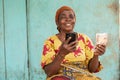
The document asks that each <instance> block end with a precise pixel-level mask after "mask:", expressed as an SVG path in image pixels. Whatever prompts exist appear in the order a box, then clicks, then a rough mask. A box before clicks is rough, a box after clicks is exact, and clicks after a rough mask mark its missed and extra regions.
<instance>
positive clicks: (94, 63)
mask: <svg viewBox="0 0 120 80" xmlns="http://www.w3.org/2000/svg"><path fill="white" fill-rule="evenodd" d="M55 21H56V25H57V29H58V31H59V32H58V33H57V34H56V35H53V36H51V37H49V38H48V39H47V40H46V41H45V43H44V47H43V55H42V60H41V66H42V68H43V69H44V71H45V73H46V75H47V80H84V79H85V80H100V78H98V77H96V76H94V75H93V74H92V73H93V72H98V71H100V70H101V69H102V65H101V64H100V62H99V56H100V55H101V54H104V52H105V48H106V46H105V45H102V44H98V45H96V46H95V47H94V45H93V43H92V41H91V40H90V38H89V37H88V36H87V35H85V34H82V33H77V32H74V25H75V22H76V16H75V13H74V11H73V10H72V8H70V7H68V6H62V7H61V8H59V9H58V10H57V12H56V17H55ZM74 33H75V36H76V37H74V38H75V40H74V41H71V42H69V41H70V40H72V38H73V37H72V36H71V37H69V38H67V39H66V34H74ZM93 49H94V51H93Z"/></svg>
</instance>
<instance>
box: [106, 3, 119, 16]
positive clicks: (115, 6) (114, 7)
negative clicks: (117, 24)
mask: <svg viewBox="0 0 120 80" xmlns="http://www.w3.org/2000/svg"><path fill="white" fill-rule="evenodd" d="M108 8H110V9H111V10H112V11H113V12H114V13H115V14H116V15H118V12H119V2H117V1H115V2H113V3H112V4H110V5H108Z"/></svg>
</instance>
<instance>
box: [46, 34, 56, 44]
mask: <svg viewBox="0 0 120 80" xmlns="http://www.w3.org/2000/svg"><path fill="white" fill-rule="evenodd" d="M56 39H57V36H56V35H52V36H49V37H48V38H47V39H46V40H45V42H52V43H53V41H54V40H56Z"/></svg>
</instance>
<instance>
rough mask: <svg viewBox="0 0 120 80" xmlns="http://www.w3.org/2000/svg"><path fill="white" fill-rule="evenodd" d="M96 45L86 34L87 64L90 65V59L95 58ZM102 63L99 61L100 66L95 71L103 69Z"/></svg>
mask: <svg viewBox="0 0 120 80" xmlns="http://www.w3.org/2000/svg"><path fill="white" fill-rule="evenodd" d="M93 49H94V45H93V43H92V41H91V39H90V38H89V37H88V36H85V54H86V61H85V64H86V65H89V61H90V60H91V59H92V58H93V56H94V52H93ZM102 68H103V67H102V65H101V63H100V61H99V67H98V68H97V70H96V71H95V72H99V71H100V70H101V69H102Z"/></svg>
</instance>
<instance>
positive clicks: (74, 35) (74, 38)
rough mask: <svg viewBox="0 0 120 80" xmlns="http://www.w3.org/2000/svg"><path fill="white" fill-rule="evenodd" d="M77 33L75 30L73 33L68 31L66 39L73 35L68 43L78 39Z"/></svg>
mask: <svg viewBox="0 0 120 80" xmlns="http://www.w3.org/2000/svg"><path fill="white" fill-rule="evenodd" d="M76 36H77V35H76V33H75V32H73V33H66V40H67V39H68V38H69V37H71V39H70V41H69V42H68V44H69V43H71V42H73V41H75V40H76Z"/></svg>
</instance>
